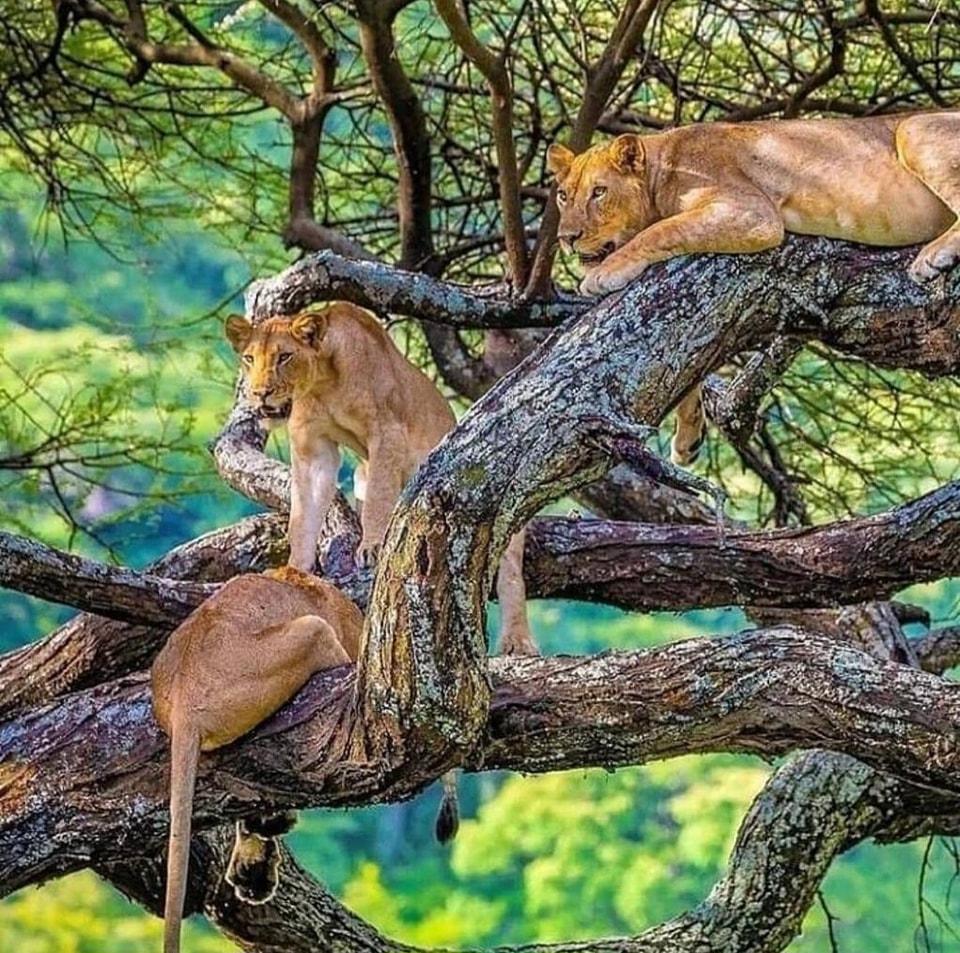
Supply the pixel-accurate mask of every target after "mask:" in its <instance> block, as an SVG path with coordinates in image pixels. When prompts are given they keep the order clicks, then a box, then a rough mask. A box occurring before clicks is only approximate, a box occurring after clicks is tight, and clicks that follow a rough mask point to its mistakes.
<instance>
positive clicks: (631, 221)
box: [547, 135, 657, 268]
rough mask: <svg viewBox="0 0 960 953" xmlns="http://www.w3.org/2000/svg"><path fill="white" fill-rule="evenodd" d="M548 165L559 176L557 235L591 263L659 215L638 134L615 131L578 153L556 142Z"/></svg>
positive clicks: (551, 150)
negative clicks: (608, 139)
mask: <svg viewBox="0 0 960 953" xmlns="http://www.w3.org/2000/svg"><path fill="white" fill-rule="evenodd" d="M547 169H548V170H549V171H550V172H552V173H553V175H554V176H555V177H556V182H557V205H558V206H559V208H560V227H559V229H558V237H559V239H560V241H561V243H562V244H563V245H564V246H565V247H566V248H568V249H570V250H571V251H574V252H576V254H577V255H578V256H579V258H580V261H581V263H582V264H583V265H584V266H586V267H587V268H592V267H593V266H594V265H598V264H600V262H601V261H603V259H604V258H606V257H607V255H609V254H610V253H611V252H613V251H616V250H617V249H618V248H619V247H620V246H621V245H624V244H625V243H626V242H628V241H629V240H630V239H631V238H633V236H634V235H636V234H637V233H638V232H641V231H643V229H645V228H646V227H647V226H648V225H650V224H652V223H653V222H654V221H656V218H657V216H656V214H655V212H654V210H653V203H652V202H651V200H650V195H649V191H648V187H647V169H646V163H645V156H644V149H643V142H642V140H641V138H640V137H639V136H633V135H623V136H617V138H616V139H613V140H611V141H610V142H605V143H601V144H600V145H596V146H593V147H592V148H590V149H588V150H587V151H586V152H581V153H580V155H575V154H574V153H573V152H571V151H570V150H569V149H568V148H567V147H566V146H561V145H559V144H557V143H554V144H553V145H551V146H550V148H549V149H548V150H547Z"/></svg>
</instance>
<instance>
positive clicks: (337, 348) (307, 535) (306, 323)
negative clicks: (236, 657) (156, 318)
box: [225, 302, 537, 655]
mask: <svg viewBox="0 0 960 953" xmlns="http://www.w3.org/2000/svg"><path fill="white" fill-rule="evenodd" d="M225 330H226V335H227V338H228V340H229V341H230V344H231V345H232V346H233V349H234V350H235V351H236V352H237V354H238V355H239V356H240V362H241V368H242V370H243V374H244V377H245V379H246V386H247V395H248V397H249V400H250V402H251V403H252V405H253V407H254V408H255V410H256V411H257V413H258V414H259V416H260V418H261V421H262V422H263V424H264V425H265V426H266V427H267V428H272V427H275V426H277V425H278V424H283V423H287V425H288V429H289V432H290V469H291V477H292V480H291V492H290V496H291V501H290V520H289V537H290V560H289V562H290V565H291V566H295V567H296V568H297V569H301V570H303V571H305V572H311V571H312V570H313V568H314V565H315V563H316V553H317V541H318V538H319V535H320V530H321V527H322V526H323V521H324V519H325V517H326V514H327V510H328V509H329V507H330V504H331V502H332V500H333V496H334V493H335V491H336V487H337V471H338V470H339V467H340V448H341V447H347V448H349V449H350V450H352V451H353V452H354V453H355V454H357V456H358V457H360V458H361V460H362V461H364V462H365V466H364V467H363V468H362V470H361V473H360V476H361V485H360V487H358V492H357V495H358V497H362V506H361V510H360V524H361V529H362V537H361V540H360V545H359V547H358V550H357V559H358V562H360V563H361V564H363V565H369V564H371V563H373V562H374V561H375V559H376V556H377V553H378V551H379V549H380V547H381V545H382V543H383V538H384V535H385V533H386V529H387V523H388V522H389V520H390V516H391V514H392V512H393V509H394V507H395V505H396V503H397V500H398V498H399V496H400V492H401V490H402V489H403V487H404V485H405V484H406V483H407V481H408V480H409V479H410V477H411V476H413V474H414V472H415V471H416V470H417V468H418V467H419V466H420V463H421V461H422V460H423V459H424V457H426V456H427V454H428V453H429V452H430V451H431V450H432V449H433V448H434V447H435V446H436V445H437V444H438V443H439V442H440V441H441V440H442V439H443V437H444V436H446V434H447V433H448V432H449V431H450V430H451V428H452V427H453V426H454V424H455V423H456V418H455V417H454V415H453V411H452V410H451V409H450V405H449V404H448V403H447V401H446V400H445V399H444V397H443V395H442V394H441V393H440V391H439V390H437V388H436V386H435V385H434V384H433V383H432V381H430V379H429V378H428V377H427V376H426V375H425V374H424V373H423V372H422V371H420V370H419V369H418V368H416V367H414V365H413V364H411V363H410V361H408V360H407V359H406V358H405V357H404V356H403V355H402V354H401V353H400V351H399V350H398V348H397V346H396V345H395V344H394V343H393V341H392V340H391V338H390V335H389V334H387V332H386V330H385V329H384V328H383V326H382V325H381V324H380V323H379V322H378V321H377V320H376V319H375V318H374V317H373V316H372V315H371V314H369V313H368V312H366V311H364V310H363V309H362V308H359V307H357V306H356V305H353V304H348V303H346V302H338V303H336V304H334V305H331V306H329V307H327V308H325V309H323V310H311V311H304V312H301V313H300V314H296V315H293V316H276V317H270V318H267V319H266V320H265V321H263V322H261V323H260V324H257V325H256V326H254V325H253V324H251V323H250V322H249V321H247V320H246V319H245V318H243V317H241V316H240V315H231V316H230V317H228V318H227V321H226V327H225ZM523 545H524V533H523V531H521V532H519V533H517V534H515V535H514V536H513V538H512V539H511V540H510V542H509V543H508V545H507V548H506V550H505V552H504V554H503V557H502V559H501V561H500V567H499V572H498V574H497V595H498V598H499V602H500V614H501V625H500V651H501V652H503V653H505V654H520V655H535V654H537V646H536V643H535V642H534V640H533V636H532V634H531V632H530V628H529V625H528V622H527V614H526V589H525V586H524V582H523Z"/></svg>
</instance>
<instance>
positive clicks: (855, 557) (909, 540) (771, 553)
mask: <svg viewBox="0 0 960 953" xmlns="http://www.w3.org/2000/svg"><path fill="white" fill-rule="evenodd" d="M342 505H343V511H340V510H335V511H334V513H333V514H332V517H331V522H330V524H329V525H328V527H327V531H326V533H325V537H326V538H328V539H337V540H338V541H340V542H341V545H343V546H344V548H345V546H346V544H343V543H342V536H343V534H350V533H351V530H352V527H353V525H354V521H353V519H352V514H350V512H349V510H348V509H347V508H346V504H345V503H344V504H342ZM712 522H713V525H705V526H699V527H697V526H683V525H680V526H677V525H669V524H668V525H656V524H653V525H651V524H643V523H635V522H630V523H625V522H608V521H606V520H597V519H561V518H557V517H552V518H537V519H534V520H533V521H532V522H531V523H530V524H529V526H528V531H527V541H528V542H527V554H526V560H525V573H524V574H525V576H526V582H527V588H528V591H529V594H530V595H531V596H535V597H540V598H563V599H579V600H582V601H586V602H604V603H608V604H611V605H618V606H621V607H623V608H627V609H636V610H641V611H651V610H672V611H681V610H684V609H691V608H697V607H701V608H703V607H711V606H731V605H738V606H754V607H759V606H767V607H772V608H775V609H779V610H783V609H786V608H798V609H808V608H811V607H820V606H832V605H844V604H849V603H858V602H863V601H865V600H868V599H883V598H886V597H888V596H890V595H892V594H893V593H895V592H897V591H898V590H899V589H902V588H904V587H905V586H908V585H911V584H913V583H918V582H932V581H935V580H937V579H942V578H944V577H947V576H951V575H960V483H950V484H948V485H947V486H944V487H941V488H940V489H938V490H935V491H934V492H932V493H928V494H927V495H926V496H923V497H920V498H919V499H917V500H913V501H911V502H909V503H905V504H903V505H902V506H897V507H894V508H893V509H891V510H887V511H885V512H883V513H879V514H877V515H875V516H870V517H864V518H860V519H849V520H841V521H839V522H836V523H831V524H828V525H825V526H820V527H816V528H812V529H795V530H776V531H758V532H746V531H744V530H738V529H729V528H728V529H725V530H724V531H723V533H720V532H719V531H718V530H717V528H716V525H715V523H716V521H715V519H714V520H713V521H712ZM258 525H260V526H262V528H263V530H264V532H265V533H266V534H267V536H266V539H265V543H267V544H268V545H270V546H271V547H272V549H273V552H274V555H275V558H276V557H279V555H280V554H281V553H282V551H283V549H284V548H285V546H284V542H283V540H282V539H277V538H276V536H277V534H278V532H282V531H280V530H278V526H277V522H276V521H272V522H270V523H266V522H261V523H260V524H258ZM38 554H39V556H38ZM77 563H79V566H80V570H79V575H78V579H79V582H78V584H77V585H76V586H74V585H73V584H72V581H71V582H70V584H69V585H66V586H65V585H64V582H63V580H64V578H67V579H70V580H72V578H73V575H74V574H76V572H77V570H74V568H73V567H74V564H77ZM68 569H69V570H70V572H69V573H68ZM327 576H328V578H330V579H331V580H332V581H333V582H334V583H336V584H337V585H340V586H341V587H346V588H347V589H348V590H352V591H351V595H354V596H355V597H356V598H357V600H358V601H359V602H360V603H361V604H366V602H367V600H368V598H369V591H368V585H369V579H367V578H366V577H363V576H357V574H356V570H355V567H354V565H353V561H352V558H350V559H348V560H346V561H345V563H344V564H343V565H341V566H339V567H329V569H328V573H327ZM90 580H94V583H93V584H91V583H90ZM0 584H2V585H4V586H6V587H8V588H11V589H19V590H21V591H24V592H28V593H30V594H32V595H37V596H40V597H41V598H45V599H48V600H50V601H54V602H62V603H66V604H68V605H73V606H75V607H77V608H79V609H83V610H85V611H88V612H95V613H96V612H99V613H101V614H102V615H105V616H108V617H110V618H116V619H121V620H125V621H133V622H137V623H141V624H154V625H160V626H164V627H167V628H170V627H172V626H173V625H175V624H177V623H178V622H180V621H181V620H182V619H183V618H184V617H185V616H186V615H187V613H188V612H190V611H191V610H192V609H194V608H196V607H197V606H198V605H199V604H200V603H201V602H202V601H203V600H204V599H205V598H207V597H208V596H209V595H210V594H211V592H212V591H213V587H212V586H210V585H202V584H196V583H189V584H188V583H184V582H180V581H178V580H177V579H175V578H166V577H161V576H157V575H156V574H155V573H137V572H134V571H132V570H130V569H126V568H123V567H116V566H110V565H107V564H105V563H97V562H95V561H93V560H79V561H78V558H77V557H75V556H72V555H71V554H69V553H65V552H63V551H60V550H56V549H52V548H50V547H42V546H41V544H39V543H35V542H34V541H31V540H25V539H23V538H22V537H17V536H12V535H11V534H8V533H0ZM0 664H2V659H0ZM115 674H126V673H115ZM0 682H2V678H0ZM0 697H2V693H0Z"/></svg>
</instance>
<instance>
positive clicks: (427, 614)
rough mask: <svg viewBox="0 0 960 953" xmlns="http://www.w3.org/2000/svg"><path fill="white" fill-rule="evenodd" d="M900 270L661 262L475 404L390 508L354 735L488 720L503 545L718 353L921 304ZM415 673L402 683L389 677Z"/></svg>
mask: <svg viewBox="0 0 960 953" xmlns="http://www.w3.org/2000/svg"><path fill="white" fill-rule="evenodd" d="M904 259H905V256H904V255H902V254H899V253H885V252H881V253H880V254H870V255H868V256H867V257H866V258H864V257H863V255H862V250H860V249H856V248H854V247H853V246H850V245H841V244H838V243H834V242H827V241H817V240H812V241H801V240H789V241H788V242H787V243H786V244H785V245H784V246H783V247H782V248H778V249H776V250H774V251H772V252H769V253H764V254H758V255H753V256H749V257H748V256H716V257H701V258H698V259H696V260H694V259H686V260H675V261H673V262H668V263H667V264H666V266H665V267H664V268H662V269H661V270H657V269H650V273H649V277H648V276H647V275H645V276H644V279H646V280H643V279H641V280H639V281H637V282H635V283H634V284H632V285H631V286H630V287H629V288H627V289H626V290H625V291H624V292H622V293H620V294H617V295H612V296H610V297H609V298H606V299H604V300H603V301H601V302H600V303H599V304H598V305H597V306H596V307H594V308H593V309H592V310H591V311H590V312H588V313H587V314H586V315H584V316H583V317H581V318H580V319H579V320H578V321H577V322H576V323H575V324H572V325H571V326H569V327H568V328H566V329H563V330H561V331H558V332H555V333H554V334H553V335H552V336H551V337H550V338H548V340H547V342H545V344H544V345H543V346H542V347H541V348H540V349H539V350H538V351H537V352H536V353H535V354H534V355H532V356H531V357H530V358H528V359H527V360H526V361H525V362H523V364H521V365H520V366H519V367H518V368H517V369H516V370H515V371H514V372H512V373H511V374H510V375H508V376H507V377H506V378H504V379H503V380H502V381H501V382H500V384H498V385H497V386H495V387H494V388H493V389H492V390H491V391H490V392H489V393H488V394H487V395H486V396H485V397H484V398H482V399H481V400H480V401H478V402H477V403H476V404H475V405H474V406H473V408H472V409H471V411H470V413H469V414H468V415H467V416H466V417H465V418H464V419H463V420H461V422H460V424H459V426H458V427H457V428H456V429H455V430H454V431H453V432H451V434H449V435H448V437H447V438H446V440H445V441H444V442H443V443H442V444H441V445H440V447H438V448H437V449H436V450H435V451H434V452H433V453H432V454H431V455H430V457H428V459H427V461H425V463H424V465H423V466H422V467H421V469H420V470H419V471H418V473H417V475H416V476H415V477H414V479H413V481H412V482H411V483H410V484H409V485H408V487H407V489H406V490H405V492H404V494H403V496H402V497H401V500H400V503H399V505H398V508H397V510H396V511H395V518H394V520H393V522H392V523H391V528H390V530H389V531H388V534H387V538H386V541H385V546H384V553H383V558H384V560H385V565H389V566H390V568H391V573H390V575H389V576H387V575H385V574H383V573H380V574H378V575H377V577H376V580H375V583H374V590H373V593H372V595H371V606H372V607H373V611H372V612H371V613H370V615H368V618H367V626H366V638H367V646H368V652H367V654H366V655H365V656H364V658H363V659H362V664H361V669H360V675H359V681H358V691H359V697H360V699H361V701H362V703H363V704H364V706H366V712H365V714H366V716H367V717H366V722H367V723H368V724H375V723H376V722H377V720H378V716H379V715H380V714H382V713H383V712H384V711H389V712H391V716H390V720H392V719H394V718H398V719H399V721H400V722H402V721H403V719H404V718H405V717H409V718H411V719H412V721H413V722H416V723H421V722H430V723H433V724H435V726H436V727H437V730H438V731H439V732H440V734H441V737H446V736H448V733H449V736H450V737H451V738H456V739H458V740H459V743H462V739H463V738H464V731H463V730H459V729H458V728H456V727H455V726H457V725H459V727H460V729H463V728H464V727H465V726H464V724H463V722H462V721H461V719H463V718H464V717H465V716H466V717H467V718H468V723H467V724H468V725H469V724H473V725H474V726H475V727H477V726H476V723H475V722H471V721H469V719H470V718H476V717H477V716H476V712H477V711H479V710H482V709H483V708H484V707H485V701H484V694H483V691H484V690H483V686H482V678H481V676H480V673H479V669H478V664H479V660H480V659H481V658H482V654H483V653H482V650H483V646H482V644H481V643H479V642H478V641H477V633H479V632H482V631H483V622H484V604H485V598H486V593H487V589H488V586H489V582H490V579H491V576H492V567H495V566H496V565H497V563H498V561H499V558H500V555H501V554H502V551H503V546H504V545H505V544H506V541H507V539H509V537H510V535H511V534H512V533H514V532H515V531H517V530H518V529H519V528H520V527H521V526H522V525H525V524H526V523H527V522H528V521H529V519H530V518H531V517H532V516H533V515H534V514H535V513H536V511H537V510H538V509H540V508H541V507H543V506H544V505H546V504H547V503H549V502H551V501H553V500H555V499H557V498H559V497H560V496H562V495H564V494H565V493H568V492H570V491H571V490H573V489H576V488H577V487H579V486H582V485H584V484H586V483H589V482H592V481H594V480H596V479H597V478H599V477H600V476H602V475H603V474H605V473H606V472H607V471H608V470H609V469H610V468H611V467H612V466H613V465H614V464H615V463H617V462H618V461H619V459H621V458H622V457H623V449H624V448H625V447H626V448H629V447H630V445H631V444H633V445H636V444H637V443H639V442H642V440H643V439H644V433H642V432H641V431H640V430H639V429H638V426H637V423H638V422H639V423H641V424H655V423H657V422H658V421H659V420H660V419H661V417H662V416H663V414H664V412H665V410H666V408H668V407H670V406H672V405H673V404H674V403H676V401H677V400H678V399H679V398H680V396H681V395H682V394H684V393H686V391H688V390H689V388H690V387H691V386H693V385H694V384H695V383H697V382H698V381H700V380H702V379H704V377H705V376H706V375H707V374H708V373H709V372H710V371H711V370H713V369H715V368H716V367H717V366H719V364H720V363H722V362H723V361H724V360H727V359H728V358H729V357H730V356H731V355H734V354H737V353H740V352H742V351H744V350H747V349H756V348H757V347H758V346H759V345H760V344H762V343H763V342H765V341H766V340H768V339H769V338H770V337H771V336H772V335H773V334H774V333H788V334H794V333H797V334H804V335H807V336H821V337H822V336H829V335H830V334H836V333H838V332H840V333H842V329H843V328H848V327H849V326H850V324H851V323H852V322H854V321H859V322H860V323H861V324H863V323H869V322H870V321H871V318H872V316H873V314H874V313H875V311H876V309H878V308H886V309H889V310H891V311H892V310H894V309H896V310H899V311H900V312H901V313H902V311H903V310H905V309H906V308H913V307H917V308H919V307H923V305H924V303H925V304H926V306H927V307H931V305H930V299H929V297H928V296H927V295H926V294H925V293H924V292H922V291H920V290H919V289H917V288H916V287H915V286H914V285H913V283H912V282H910V281H909V279H908V278H907V277H906V274H905V273H901V272H898V271H896V270H894V269H892V268H891V261H897V260H899V261H901V262H902V261H903V260H904ZM693 273H695V274H696V280H695V281H694V280H693ZM958 284H960V282H957V281H956V279H953V280H951V282H950V283H949V284H948V289H947V299H946V300H947V301H948V302H950V305H949V306H950V307H951V308H952V309H953V310H952V311H950V320H957V317H958V315H960V310H958V309H957V308H956V304H955V302H956V301H957V300H958V299H957V296H958V287H957V286H958ZM911 356H913V355H909V354H908V355H907V357H908V359H909V358H910V357H911ZM574 367H575V368H576V369H577V373H576V374H571V373H570V368H574ZM437 527H443V528H444V532H443V535H442V536H441V535H440V534H439V533H438V531H437ZM400 580H402V584H401V582H400ZM413 658H416V659H417V666H416V675H414V674H413V670H412V669H411V668H408V667H406V666H404V665H399V666H398V665H397V664H396V660H397V659H403V660H412V659H413ZM474 704H475V705H476V708H471V706H472V705H474ZM471 712H472V714H471ZM396 730H398V729H397V728H396V727H394V728H391V729H389V731H388V732H387V734H388V735H389V736H390V737H393V732H394V731H396ZM466 730H468V731H469V730H470V729H469V728H467V729H466ZM400 734H402V731H401V732H400Z"/></svg>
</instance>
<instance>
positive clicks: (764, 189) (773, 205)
mask: <svg viewBox="0 0 960 953" xmlns="http://www.w3.org/2000/svg"><path fill="white" fill-rule="evenodd" d="M547 167H548V168H549V170H550V171H551V172H552V173H553V174H554V175H555V176H556V180H557V202H558V205H559V207H560V226H559V238H560V241H561V242H562V243H563V244H564V245H566V246H567V247H569V248H570V249H571V250H573V251H574V252H576V253H577V254H578V255H579V256H580V259H581V261H582V263H583V264H584V266H585V267H586V269H587V271H586V275H585V277H584V279H583V281H582V282H581V285H580V289H581V291H582V292H584V293H585V294H608V293H610V292H612V291H617V290H619V289H620V288H623V287H624V286H625V285H626V284H628V283H629V282H630V281H632V280H633V279H634V278H636V277H637V276H638V275H639V274H641V273H642V272H643V271H644V269H646V268H647V266H648V265H650V264H652V263H653V262H657V261H662V260H664V259H666V258H672V257H674V256H676V255H687V254H695V253H698V252H733V253H738V252H755V251H761V250H762V249H765V248H771V247H774V246H776V245H779V244H780V243H781V242H782V241H783V236H784V233H785V232H797V233H800V234H806V235H825V236H827V237H830V238H840V239H846V240H849V241H856V242H863V243H865V244H868V245H884V246H899V245H912V244H914V243H917V242H926V243H927V244H926V245H925V246H924V247H923V248H922V249H921V250H920V252H919V254H918V255H917V256H916V258H915V259H914V261H913V264H912V265H911V266H910V273H911V275H912V276H913V277H914V278H915V279H916V280H918V281H927V280H930V279H932V278H934V277H936V276H937V275H939V274H942V273H943V272H945V271H947V270H949V269H950V268H952V267H953V266H954V265H955V264H956V263H957V261H958V259H960V224H958V215H960V112H957V111H943V112H925V113H912V114H901V115H893V116H875V117H869V118H863V119H821V120H812V119H804V120H783V121H772V120H771V121H765V122H755V123H743V124H739V125H731V124H728V123H704V124H700V125H692V126H684V127H681V128H678V129H672V130H670V131H668V132H664V133H658V134H654V135H644V136H634V135H624V136H618V137H617V138H616V139H613V140H612V141H610V142H606V143H602V144H600V145H597V146H594V147H593V148H591V149H588V150H587V151H586V152H583V153H581V154H580V155H574V154H573V153H572V152H571V151H570V150H569V149H567V148H565V147H564V146H561V145H557V144H554V145H552V146H550V148H549V150H548V153H547ZM695 399H696V395H695V394H693V393H691V395H688V404H687V408H686V409H687V411H688V413H687V420H686V421H685V422H684V423H682V424H678V430H677V433H676V434H675V437H674V456H675V458H676V457H681V458H682V457H683V455H684V449H685V448H688V447H690V446H694V445H698V444H699V442H700V435H699V434H698V433H696V432H687V430H686V428H687V427H689V426H694V427H697V428H699V429H700V430H701V431H702V418H701V419H700V422H699V423H696V421H695V416H696V415H695V414H691V413H689V411H690V410H692V409H693V408H694V400H695ZM681 427H683V428H684V431H683V432H682V433H681ZM688 453H689V451H688ZM694 455H695V454H694Z"/></svg>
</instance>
